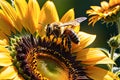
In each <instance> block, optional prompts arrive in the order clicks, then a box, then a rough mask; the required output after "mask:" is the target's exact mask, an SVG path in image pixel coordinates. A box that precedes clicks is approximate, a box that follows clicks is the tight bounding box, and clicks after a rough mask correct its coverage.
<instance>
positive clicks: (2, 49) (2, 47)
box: [0, 45, 9, 53]
mask: <svg viewBox="0 0 120 80" xmlns="http://www.w3.org/2000/svg"><path fill="white" fill-rule="evenodd" d="M0 52H7V53H9V50H8V49H6V48H5V47H4V46H2V45H0Z"/></svg>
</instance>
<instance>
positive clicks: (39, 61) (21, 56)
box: [10, 34, 88, 80]
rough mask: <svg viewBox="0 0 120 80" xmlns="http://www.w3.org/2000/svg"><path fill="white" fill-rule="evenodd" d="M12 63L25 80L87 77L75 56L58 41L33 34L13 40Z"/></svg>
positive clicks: (15, 37)
mask: <svg viewBox="0 0 120 80" xmlns="http://www.w3.org/2000/svg"><path fill="white" fill-rule="evenodd" d="M10 50H11V56H12V57H13V63H14V65H15V67H16V68H17V70H18V73H19V74H21V75H22V76H23V77H24V79H25V80H31V79H32V80H77V79H82V78H83V77H85V78H86V79H88V77H87V76H86V74H85V72H84V68H83V67H82V66H81V65H80V62H79V61H75V58H76V56H73V55H72V54H71V52H70V51H69V50H68V47H67V48H66V47H65V46H64V45H63V44H62V39H61V40H58V39H55V40H53V38H52V39H51V38H49V37H40V36H37V35H36V34H35V35H32V34H25V35H20V36H18V35H14V36H13V37H12V38H10Z"/></svg>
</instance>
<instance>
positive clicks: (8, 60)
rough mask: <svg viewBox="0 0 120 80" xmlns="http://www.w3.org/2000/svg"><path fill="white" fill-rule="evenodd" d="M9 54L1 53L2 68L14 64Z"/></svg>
mask: <svg viewBox="0 0 120 80" xmlns="http://www.w3.org/2000/svg"><path fill="white" fill-rule="evenodd" d="M8 54H9V53H5V52H0V66H9V65H11V64H12V60H11V57H10V55H8Z"/></svg>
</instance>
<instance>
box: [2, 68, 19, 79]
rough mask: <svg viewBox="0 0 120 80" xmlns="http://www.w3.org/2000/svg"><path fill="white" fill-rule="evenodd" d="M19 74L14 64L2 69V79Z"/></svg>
mask: <svg viewBox="0 0 120 80" xmlns="http://www.w3.org/2000/svg"><path fill="white" fill-rule="evenodd" d="M16 75H17V72H16V70H15V68H14V67H13V66H9V67H4V68H3V69H2V70H1V71H0V80H4V79H13V78H14V77H15V76H16Z"/></svg>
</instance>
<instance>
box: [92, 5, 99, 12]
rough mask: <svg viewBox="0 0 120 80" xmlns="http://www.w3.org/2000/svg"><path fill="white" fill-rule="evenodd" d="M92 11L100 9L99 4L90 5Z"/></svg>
mask: <svg viewBox="0 0 120 80" xmlns="http://www.w3.org/2000/svg"><path fill="white" fill-rule="evenodd" d="M90 7H91V8H92V9H93V10H94V11H99V10H101V7H100V6H90Z"/></svg>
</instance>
